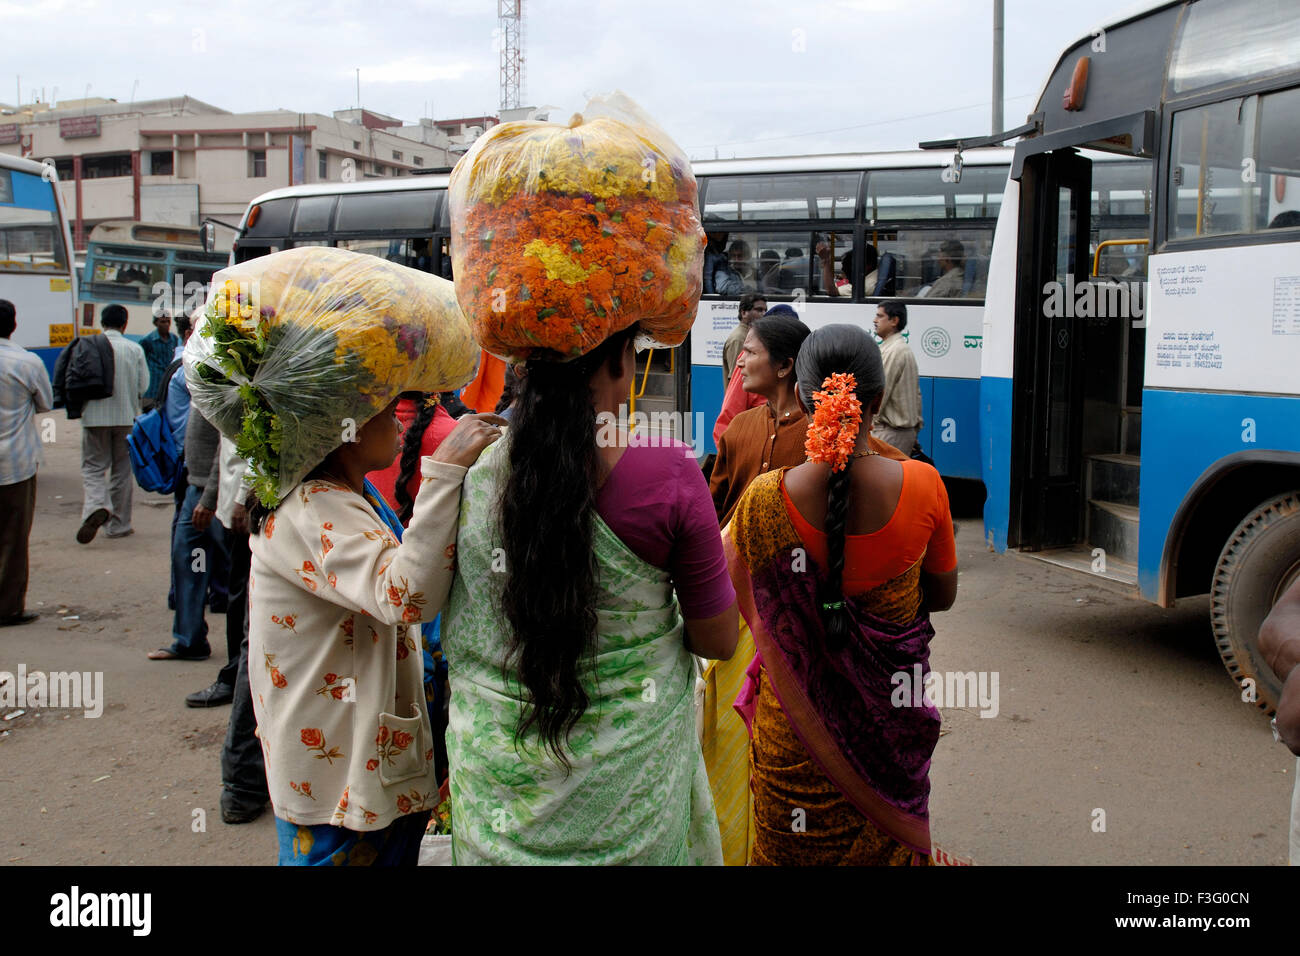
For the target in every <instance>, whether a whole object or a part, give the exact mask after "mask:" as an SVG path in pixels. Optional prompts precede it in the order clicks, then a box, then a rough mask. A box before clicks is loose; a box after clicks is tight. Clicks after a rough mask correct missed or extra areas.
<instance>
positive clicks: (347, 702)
mask: <svg viewBox="0 0 1300 956" xmlns="http://www.w3.org/2000/svg"><path fill="white" fill-rule="evenodd" d="M464 477H465V469H464V468H463V467H461V466H459V465H451V464H446V463H443V462H435V461H434V460H433V459H431V458H425V459H423V461H422V462H421V485H420V492H419V494H418V495H417V496H416V500H415V513H414V515H413V516H412V519H411V523H410V526H409V527H408V528H407V530H406V534H405V536H404V538H403V541H402V543H400V544H399V543H398V541H397V539H396V538H395V537H394V536H393V534H392V532H391V531H389V530H388V528H387V527H386V526H385V525H384V522H383V521H382V520H380V518H379V517H378V515H376V514H375V512H374V510H373V509H372V508H371V507H370V505H369V504H367V503H366V501H365V499H364V498H363V497H362V496H361V495H358V494H356V493H355V492H354V491H352V490H351V489H349V488H347V487H345V486H343V485H340V484H337V483H335V482H332V481H324V480H316V479H309V480H307V481H304V482H303V483H302V484H300V485H299V486H298V487H297V488H295V489H294V491H293V492H292V493H291V494H289V496H288V497H286V498H285V499H284V501H283V502H282V503H281V505H280V507H279V508H278V509H277V510H276V511H275V512H274V513H273V514H271V515H270V516H269V517H268V518H267V520H266V522H265V524H264V525H263V527H262V531H261V533H260V534H257V535H254V536H253V537H252V538H251V539H250V544H251V547H252V551H253V566H252V577H251V579H250V582H249V594H250V607H249V632H248V676H249V684H250V686H251V689H252V693H253V708H254V710H255V712H256V714H257V733H258V737H259V738H260V739H261V742H262V751H263V753H264V755H265V757H266V778H267V783H268V785H269V787H270V792H271V803H272V805H273V807H274V808H275V814H276V816H278V817H280V818H282V819H284V820H287V821H289V822H290V823H297V824H303V825H313V824H322V823H325V824H333V825H335V826H342V827H347V828H348V829H351V830H378V829H381V828H383V827H385V826H387V825H388V824H389V823H391V822H393V820H395V819H397V818H398V817H400V816H402V815H404V814H408V813H412V812H416V811H421V810H432V809H433V808H434V806H435V805H436V804H437V802H438V799H437V794H438V786H437V781H436V780H435V779H434V763H433V737H432V731H431V730H430V726H429V716H428V713H427V712H426V710H425V707H424V688H423V684H422V680H423V657H422V656H421V653H420V625H421V623H422V622H423V621H429V620H433V618H435V617H437V615H438V614H439V612H440V611H441V610H442V608H443V605H444V604H445V603H446V600H447V594H448V591H449V590H450V587H451V581H452V573H453V566H454V564H455V549H456V546H455V541H456V524H457V519H458V516H459V513H460V491H461V483H462V481H463V479H464Z"/></svg>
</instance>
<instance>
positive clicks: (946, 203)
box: [863, 166, 1007, 223]
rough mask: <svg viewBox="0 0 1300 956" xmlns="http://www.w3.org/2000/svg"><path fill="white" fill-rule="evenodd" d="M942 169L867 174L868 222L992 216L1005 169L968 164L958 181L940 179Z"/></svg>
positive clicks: (999, 198)
mask: <svg viewBox="0 0 1300 956" xmlns="http://www.w3.org/2000/svg"><path fill="white" fill-rule="evenodd" d="M944 172H945V170H942V169H884V170H880V171H876V172H871V173H868V174H867V202H866V209H865V210H864V212H863V216H864V217H865V219H866V221H867V222H868V223H873V222H882V221H883V222H888V221H890V220H908V219H996V218H997V215H998V210H999V209H1001V208H1002V193H1003V191H1004V190H1005V189H1006V186H1007V171H1006V168H1005V167H1002V166H990V167H983V166H973V167H972V166H968V167H966V168H965V169H964V170H963V171H962V174H961V182H960V183H951V182H944V180H943V174H944Z"/></svg>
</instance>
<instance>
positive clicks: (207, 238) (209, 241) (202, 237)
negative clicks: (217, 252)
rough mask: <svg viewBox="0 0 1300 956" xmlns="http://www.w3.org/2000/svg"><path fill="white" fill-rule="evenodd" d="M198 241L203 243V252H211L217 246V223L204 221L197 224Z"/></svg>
mask: <svg viewBox="0 0 1300 956" xmlns="http://www.w3.org/2000/svg"><path fill="white" fill-rule="evenodd" d="M199 242H200V243H201V244H202V245H203V251H204V252H212V251H213V250H214V249H215V248H216V246H217V225H216V223H213V222H205V223H202V224H201V225H200V226H199Z"/></svg>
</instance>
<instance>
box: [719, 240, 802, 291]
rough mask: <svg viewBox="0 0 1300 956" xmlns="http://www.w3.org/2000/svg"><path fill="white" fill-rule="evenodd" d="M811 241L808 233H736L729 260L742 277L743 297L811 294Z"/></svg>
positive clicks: (729, 251) (731, 244)
mask: <svg viewBox="0 0 1300 956" xmlns="http://www.w3.org/2000/svg"><path fill="white" fill-rule="evenodd" d="M811 239H812V236H811V235H810V234H809V233H806V232H747V233H740V234H735V233H733V234H732V236H731V240H730V242H729V243H728V244H727V259H728V263H729V265H730V266H731V268H732V269H733V270H734V271H735V272H736V273H737V274H739V276H740V279H741V286H742V287H741V290H740V291H741V293H744V292H763V293H766V294H768V295H794V294H795V291H796V290H802V291H803V292H804V293H807V292H808V290H809V288H811V286H810V282H809V280H810V277H811V267H810V253H811V249H812V245H811V242H810V240H811ZM738 294H739V293H738Z"/></svg>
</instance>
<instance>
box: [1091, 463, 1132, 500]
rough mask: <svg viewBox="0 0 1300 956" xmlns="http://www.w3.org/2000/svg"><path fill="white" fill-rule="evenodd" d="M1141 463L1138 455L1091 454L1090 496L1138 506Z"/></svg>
mask: <svg viewBox="0 0 1300 956" xmlns="http://www.w3.org/2000/svg"><path fill="white" fill-rule="evenodd" d="M1141 464H1142V459H1140V458H1138V457H1137V456H1136V455H1089V456H1088V497H1089V498H1095V499H1096V500H1097V501H1113V502H1114V503H1116V504H1120V505H1133V506H1134V507H1136V506H1137V503H1138V475H1139V474H1140V473H1141Z"/></svg>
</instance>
